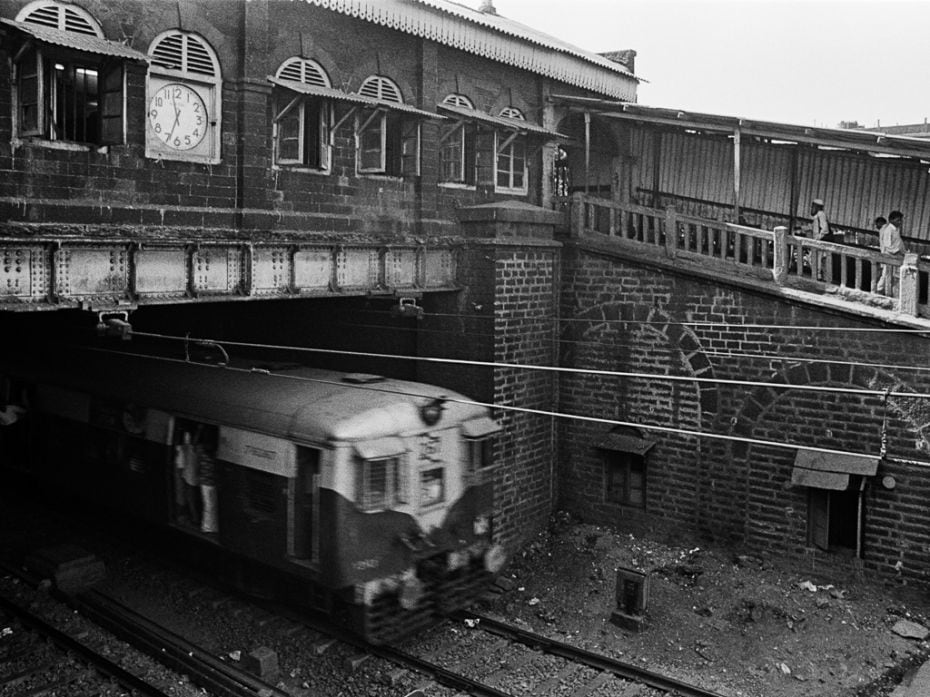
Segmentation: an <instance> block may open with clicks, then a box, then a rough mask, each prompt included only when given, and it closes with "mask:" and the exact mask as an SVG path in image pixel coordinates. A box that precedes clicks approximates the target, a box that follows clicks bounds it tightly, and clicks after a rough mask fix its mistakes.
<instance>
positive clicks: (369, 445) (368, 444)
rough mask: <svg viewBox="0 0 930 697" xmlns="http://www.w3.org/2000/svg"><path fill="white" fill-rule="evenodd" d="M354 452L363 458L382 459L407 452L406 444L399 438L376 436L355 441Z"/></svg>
mask: <svg viewBox="0 0 930 697" xmlns="http://www.w3.org/2000/svg"><path fill="white" fill-rule="evenodd" d="M355 452H357V453H358V454H359V457H361V458H362V459H363V460H383V459H384V458H387V457H394V456H395V455H400V454H402V453H405V452H407V446H405V445H404V441H402V440H401V439H400V438H394V437H388V438H377V439H375V440H366V441H363V442H361V443H356V444H355Z"/></svg>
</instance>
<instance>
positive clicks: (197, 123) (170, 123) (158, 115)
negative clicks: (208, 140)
mask: <svg viewBox="0 0 930 697" xmlns="http://www.w3.org/2000/svg"><path fill="white" fill-rule="evenodd" d="M148 114H149V127H150V128H151V129H152V132H153V133H154V134H155V137H156V138H158V139H159V140H160V141H161V142H163V143H164V144H165V145H167V146H168V147H169V148H172V149H173V150H190V149H191V148H195V147H197V146H198V145H199V144H200V142H201V141H202V140H203V139H204V137H205V136H206V134H207V129H208V128H209V121H208V118H207V107H206V105H205V104H204V101H203V98H201V96H200V95H199V94H198V93H197V91H196V90H194V89H191V88H190V87H188V86H187V85H182V84H180V83H177V82H169V83H168V84H167V85H164V86H163V87H161V88H159V90H158V91H157V92H156V93H155V95H154V96H153V97H152V99H151V100H150V101H149V110H148Z"/></svg>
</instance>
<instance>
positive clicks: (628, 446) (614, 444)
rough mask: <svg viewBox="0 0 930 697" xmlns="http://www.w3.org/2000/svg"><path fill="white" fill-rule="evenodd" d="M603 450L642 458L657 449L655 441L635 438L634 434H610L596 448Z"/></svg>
mask: <svg viewBox="0 0 930 697" xmlns="http://www.w3.org/2000/svg"><path fill="white" fill-rule="evenodd" d="M594 447H596V448H600V449H601V450H613V451H615V452H618V453H632V454H633V455H639V456H640V457H641V456H643V455H645V454H646V453H648V452H649V451H650V450H652V448H653V447H655V441H651V440H647V439H646V438H641V437H639V436H635V435H633V434H632V433H629V432H626V433H608V434H607V435H606V436H604V437H603V438H601V440H599V441H598V442H597V443H596V444H595V446H594Z"/></svg>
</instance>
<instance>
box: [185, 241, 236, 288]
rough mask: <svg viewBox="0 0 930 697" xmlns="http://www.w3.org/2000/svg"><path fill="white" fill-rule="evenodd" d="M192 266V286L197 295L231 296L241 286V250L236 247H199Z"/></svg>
mask: <svg viewBox="0 0 930 697" xmlns="http://www.w3.org/2000/svg"><path fill="white" fill-rule="evenodd" d="M192 264H193V278H192V286H193V288H194V290H195V291H196V292H198V293H217V294H230V295H231V294H232V293H235V292H237V291H238V290H239V288H240V287H241V285H242V250H241V249H239V248H237V247H222V246H217V247H201V248H200V249H198V250H196V251H195V252H194V258H193V262H192Z"/></svg>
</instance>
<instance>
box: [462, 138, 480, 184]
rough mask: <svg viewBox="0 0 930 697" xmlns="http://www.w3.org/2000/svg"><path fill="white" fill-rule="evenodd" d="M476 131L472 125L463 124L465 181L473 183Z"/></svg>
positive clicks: (475, 167)
mask: <svg viewBox="0 0 930 697" xmlns="http://www.w3.org/2000/svg"><path fill="white" fill-rule="evenodd" d="M476 140H477V133H476V131H475V128H474V126H465V183H466V184H470V185H474V183H475V177H476V176H477V169H478V167H477V163H476Z"/></svg>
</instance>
